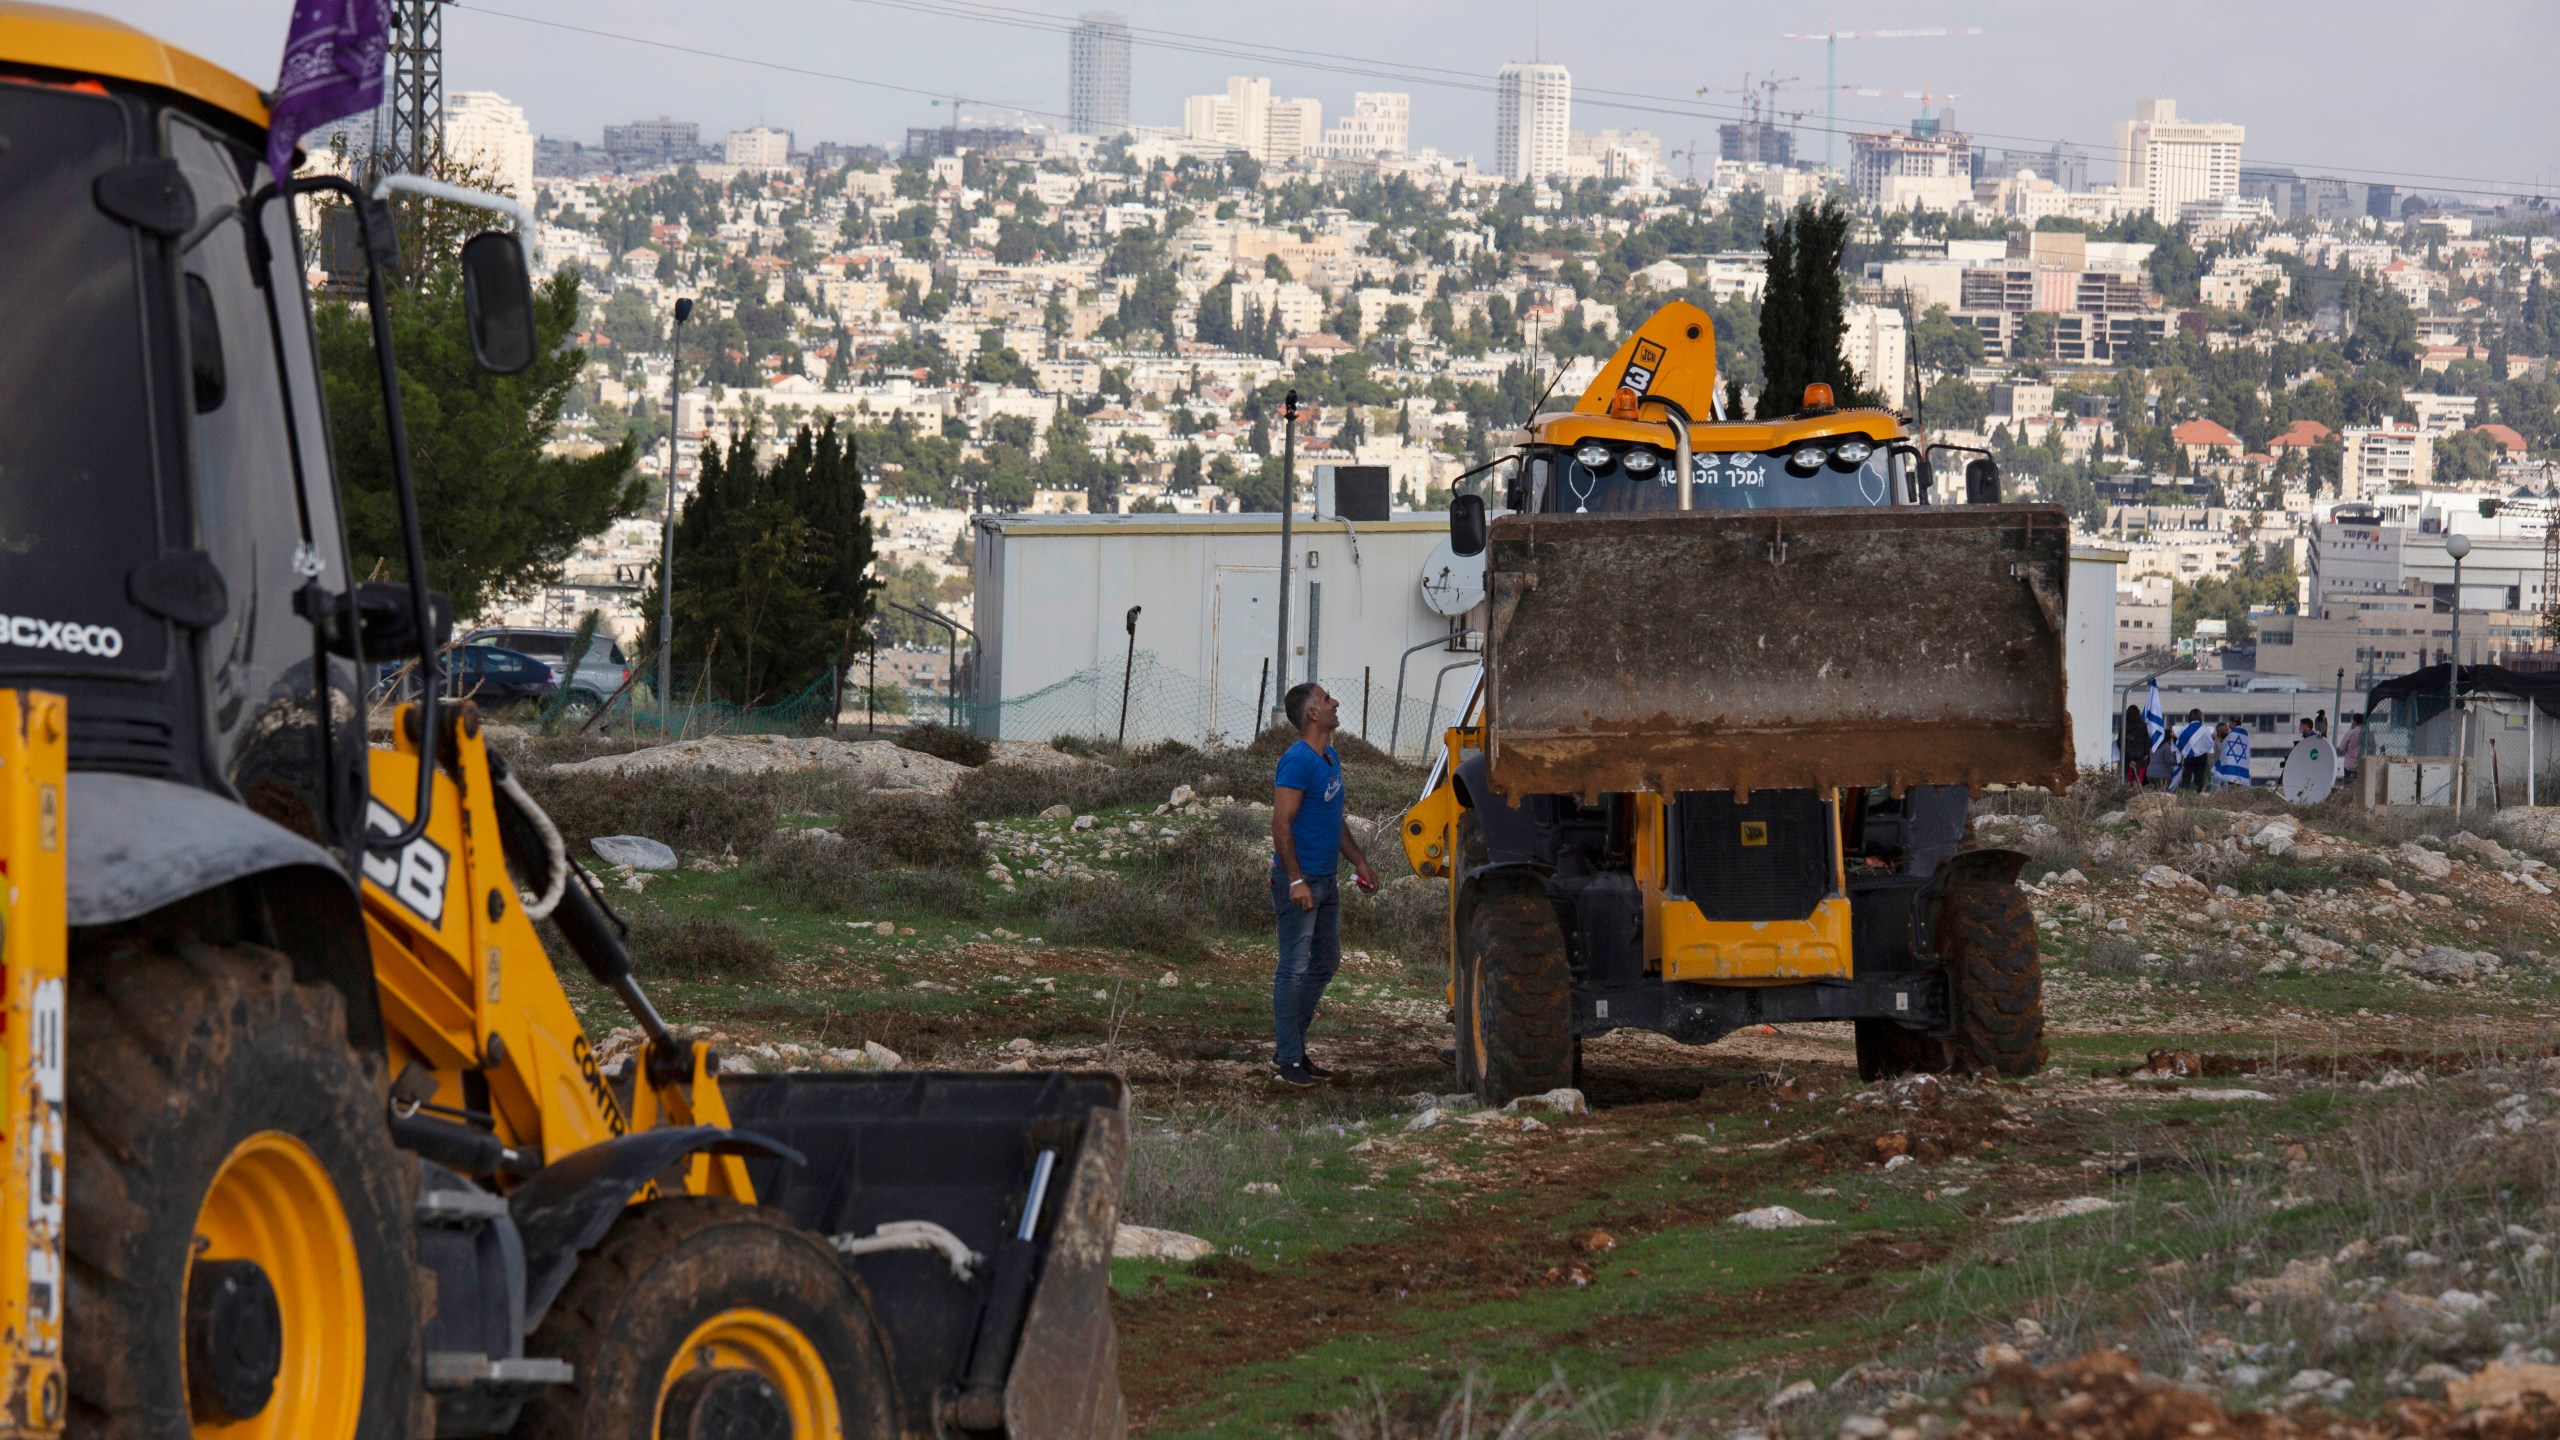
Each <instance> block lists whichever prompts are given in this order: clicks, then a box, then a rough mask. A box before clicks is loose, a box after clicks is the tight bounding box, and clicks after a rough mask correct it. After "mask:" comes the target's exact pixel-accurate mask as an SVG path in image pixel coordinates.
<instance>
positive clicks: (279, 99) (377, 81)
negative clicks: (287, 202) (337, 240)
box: [267, 0, 391, 187]
mask: <svg viewBox="0 0 2560 1440" xmlns="http://www.w3.org/2000/svg"><path fill="white" fill-rule="evenodd" d="M390 48H391V0H294V6H293V28H292V29H291V30H289V31H287V32H286V33H285V37H284V70H283V73H281V74H279V75H278V76H277V77H276V98H275V103H274V105H273V106H271V107H269V115H268V120H267V168H268V169H270V170H273V171H274V172H275V176H276V184H277V185H278V186H279V187H281V186H283V184H284V183H285V180H286V178H287V177H288V176H289V175H291V174H292V173H293V147H294V144H295V142H297V141H299V140H300V139H301V138H302V137H303V135H304V134H305V133H307V132H309V131H312V130H315V129H318V128H319V127H320V126H323V125H326V124H328V123H329V122H330V121H332V120H337V119H341V118H343V117H345V116H348V115H353V114H356V113H357V112H359V111H363V110H370V109H372V108H373V107H374V106H376V105H379V104H381V103H382V59H383V56H384V55H385V54H386V53H388V51H389V50H390Z"/></svg>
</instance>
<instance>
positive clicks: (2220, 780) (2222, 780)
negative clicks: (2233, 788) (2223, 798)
mask: <svg viewBox="0 0 2560 1440" xmlns="http://www.w3.org/2000/svg"><path fill="white" fill-rule="evenodd" d="M2213 783H2214V784H2215V785H2216V786H2225V785H2246V784H2248V783H2249V727H2248V726H2246V725H2233V726H2232V727H2231V733H2230V734H2229V735H2226V736H2224V737H2223V740H2222V754H2221V755H2220V756H2219V757H2217V758H2216V759H2215V760H2214V763H2213Z"/></svg>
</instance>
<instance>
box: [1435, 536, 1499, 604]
mask: <svg viewBox="0 0 2560 1440" xmlns="http://www.w3.org/2000/svg"><path fill="white" fill-rule="evenodd" d="M1422 603H1423V604H1424V606H1426V607H1428V608H1429V609H1430V611H1431V613H1432V614H1434V615H1446V616H1450V617H1452V618H1455V617H1456V616H1460V615H1464V614H1466V613H1467V612H1468V611H1470V610H1473V609H1474V608H1476V607H1477V606H1478V605H1481V604H1483V603H1484V552H1483V551H1481V550H1479V551H1477V552H1476V553H1475V554H1473V555H1461V554H1459V553H1458V552H1457V551H1456V550H1455V549H1453V548H1451V546H1450V544H1449V542H1448V541H1447V540H1445V539H1444V540H1442V541H1441V542H1440V543H1439V544H1437V545H1435V546H1433V547H1431V558H1430V559H1428V560H1425V561H1423V562H1422Z"/></svg>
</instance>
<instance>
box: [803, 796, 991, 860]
mask: <svg viewBox="0 0 2560 1440" xmlns="http://www.w3.org/2000/svg"><path fill="white" fill-rule="evenodd" d="M836 833H837V834H839V835H842V836H843V837H844V838H846V839H847V840H850V841H852V842H853V848H854V850H855V852H856V853H857V854H859V855H860V856H861V857H862V859H863V860H864V861H866V862H868V863H869V864H871V865H873V866H875V867H883V868H885V867H887V866H892V865H915V866H928V867H934V868H945V869H947V868H953V867H958V866H965V865H976V864H979V863H981V862H983V861H984V860H985V859H986V846H985V844H984V843H983V842H981V841H980V840H979V839H978V831H977V828H976V827H975V826H974V825H972V824H971V823H970V821H969V816H968V814H967V813H966V812H965V811H963V810H962V809H961V807H960V806H959V805H957V804H955V803H953V802H952V801H949V800H945V799H942V798H940V797H938V796H927V795H893V794H874V795H872V796H869V797H867V798H866V799H865V800H864V801H863V802H862V803H859V804H856V805H854V806H852V807H850V808H849V809H848V810H847V811H846V813H845V817H844V823H843V824H841V825H839V826H837V827H836Z"/></svg>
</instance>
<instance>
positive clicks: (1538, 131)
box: [1493, 61, 1573, 180]
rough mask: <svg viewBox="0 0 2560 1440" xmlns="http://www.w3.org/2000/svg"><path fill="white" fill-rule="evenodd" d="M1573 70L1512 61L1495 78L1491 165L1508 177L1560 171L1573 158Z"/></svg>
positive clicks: (1537, 176)
mask: <svg viewBox="0 0 2560 1440" xmlns="http://www.w3.org/2000/svg"><path fill="white" fill-rule="evenodd" d="M1572 136H1573V73H1572V72H1571V71H1569V70H1567V69H1565V68H1564V67H1563V66H1561V65H1543V64H1535V63H1531V62H1528V61H1514V62H1513V63H1511V64H1509V65H1505V66H1503V67H1502V73H1501V74H1500V75H1498V76H1496V77H1495V78H1494V108H1493V168H1494V169H1495V170H1496V171H1497V172H1499V173H1500V174H1501V175H1502V176H1503V177H1504V178H1505V179H1509V180H1544V179H1547V178H1548V177H1550V176H1555V175H1562V174H1563V173H1564V172H1565V169H1566V165H1567V162H1568V160H1569V158H1570V156H1571V146H1572Z"/></svg>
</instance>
